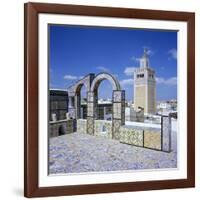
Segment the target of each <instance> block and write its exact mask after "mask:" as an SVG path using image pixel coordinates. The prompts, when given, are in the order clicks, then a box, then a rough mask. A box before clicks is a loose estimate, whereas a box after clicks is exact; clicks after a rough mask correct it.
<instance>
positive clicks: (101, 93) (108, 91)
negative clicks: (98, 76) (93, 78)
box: [95, 79, 113, 121]
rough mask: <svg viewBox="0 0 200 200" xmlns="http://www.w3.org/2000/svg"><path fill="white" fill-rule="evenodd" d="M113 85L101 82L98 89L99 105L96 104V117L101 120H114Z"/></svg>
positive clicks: (106, 81)
mask: <svg viewBox="0 0 200 200" xmlns="http://www.w3.org/2000/svg"><path fill="white" fill-rule="evenodd" d="M112 90H113V88H112V85H111V83H110V82H109V81H108V80H106V79H104V80H101V81H100V82H99V84H98V87H97V88H96V91H97V102H96V103H97V104H96V117H95V119H100V120H108V121H111V120H112V110H113V108H112Z"/></svg>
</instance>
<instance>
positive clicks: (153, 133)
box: [119, 125, 162, 150]
mask: <svg viewBox="0 0 200 200" xmlns="http://www.w3.org/2000/svg"><path fill="white" fill-rule="evenodd" d="M119 141H120V142H122V143H126V144H131V145H135V146H139V147H146V148H150V149H156V150H161V146H162V145H161V130H160V129H155V128H142V127H137V126H126V125H125V126H121V128H120V140H119Z"/></svg>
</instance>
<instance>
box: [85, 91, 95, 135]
mask: <svg viewBox="0 0 200 200" xmlns="http://www.w3.org/2000/svg"><path fill="white" fill-rule="evenodd" d="M96 106H97V97H96V95H95V92H91V91H89V92H88V93H87V133H88V134H90V135H94V120H95V112H96Z"/></svg>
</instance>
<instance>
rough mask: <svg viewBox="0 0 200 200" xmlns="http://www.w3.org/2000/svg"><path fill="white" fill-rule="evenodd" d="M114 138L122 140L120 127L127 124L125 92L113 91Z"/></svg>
mask: <svg viewBox="0 0 200 200" xmlns="http://www.w3.org/2000/svg"><path fill="white" fill-rule="evenodd" d="M112 101H113V113H112V138H113V139H117V140H118V139H120V126H121V125H124V124H125V90H113V97H112Z"/></svg>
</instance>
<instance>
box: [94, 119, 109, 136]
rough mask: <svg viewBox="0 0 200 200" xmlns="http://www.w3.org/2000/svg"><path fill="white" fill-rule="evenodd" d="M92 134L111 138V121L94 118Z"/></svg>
mask: <svg viewBox="0 0 200 200" xmlns="http://www.w3.org/2000/svg"><path fill="white" fill-rule="evenodd" d="M94 123H95V127H94V135H96V136H100V137H104V138H110V139H111V138H112V122H111V121H106V120H95V121H94Z"/></svg>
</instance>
